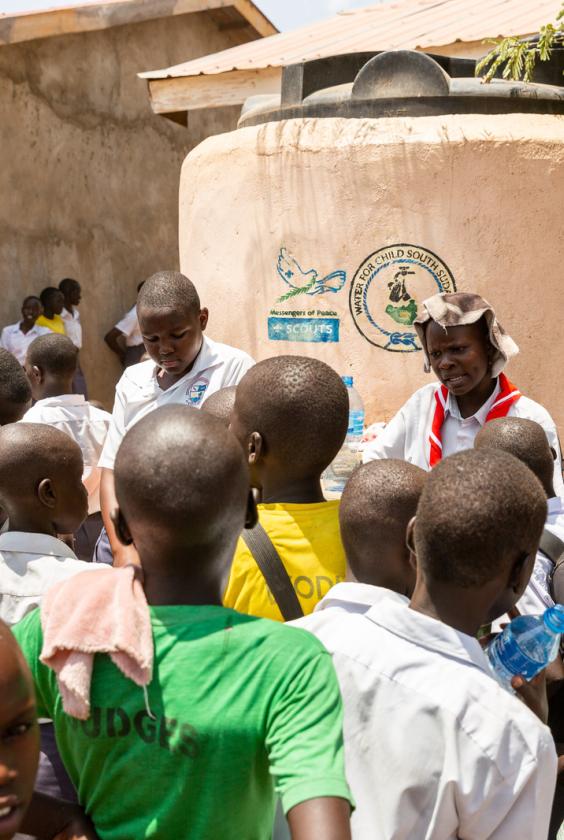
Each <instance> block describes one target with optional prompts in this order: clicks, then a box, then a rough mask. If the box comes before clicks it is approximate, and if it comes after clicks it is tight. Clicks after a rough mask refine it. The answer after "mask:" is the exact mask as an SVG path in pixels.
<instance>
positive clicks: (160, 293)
mask: <svg viewBox="0 0 564 840" xmlns="http://www.w3.org/2000/svg"><path fill="white" fill-rule="evenodd" d="M137 309H138V310H140V309H174V310H177V311H179V312H182V313H183V314H184V313H185V314H193V313H198V312H199V311H200V309H201V305H200V297H199V295H198V292H197V290H196V287H195V286H194V284H193V283H192V281H191V280H189V279H188V278H187V277H185V276H184V274H180V272H179V271H159V272H157V274H153V275H152V276H151V277H149V279H148V280H145V282H144V284H143V286H142V288H141V289H140V290H139V294H138V295H137Z"/></svg>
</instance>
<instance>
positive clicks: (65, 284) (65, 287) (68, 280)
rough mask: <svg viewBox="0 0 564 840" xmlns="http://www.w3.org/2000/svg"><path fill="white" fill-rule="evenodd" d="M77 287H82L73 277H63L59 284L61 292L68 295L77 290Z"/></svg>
mask: <svg viewBox="0 0 564 840" xmlns="http://www.w3.org/2000/svg"><path fill="white" fill-rule="evenodd" d="M77 286H80V283H79V282H78V280H75V279H74V278H73V277H63V279H62V280H61V282H60V283H59V291H60V292H62V293H63V294H64V295H67V294H69V292H71V291H72V289H76V287H77Z"/></svg>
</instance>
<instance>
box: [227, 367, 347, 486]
mask: <svg viewBox="0 0 564 840" xmlns="http://www.w3.org/2000/svg"><path fill="white" fill-rule="evenodd" d="M235 409H236V413H237V418H238V420H239V422H241V423H242V425H243V426H244V427H245V430H246V432H247V433H248V434H251V433H252V432H259V433H260V434H261V436H262V438H263V445H264V452H265V454H266V455H268V454H272V455H274V456H275V457H276V459H277V460H278V461H279V462H285V463H286V464H287V465H288V469H289V472H291V471H293V472H294V473H295V474H300V475H303V476H310V475H316V474H319V475H320V474H321V473H322V472H323V470H324V469H325V468H326V467H327V466H328V465H329V464H330V463H331V461H332V460H333V458H334V457H335V455H336V454H337V452H338V451H339V449H340V448H341V446H342V444H343V441H344V439H345V436H346V433H347V428H348V422H349V397H348V393H347V389H346V387H345V385H344V383H343V381H342V379H341V377H340V376H339V375H338V374H337V373H335V371H334V370H333V369H332V368H331V367H329V365H326V364H325V362H321V361H319V360H318V359H310V358H306V357H305V356H276V357H274V358H271V359H265V360H264V361H262V362H258V364H256V365H255V366H254V367H252V368H251V369H250V370H249V371H248V372H247V373H246V374H245V376H244V377H243V379H242V380H241V382H240V383H239V385H238V386H237V395H236V397H235Z"/></svg>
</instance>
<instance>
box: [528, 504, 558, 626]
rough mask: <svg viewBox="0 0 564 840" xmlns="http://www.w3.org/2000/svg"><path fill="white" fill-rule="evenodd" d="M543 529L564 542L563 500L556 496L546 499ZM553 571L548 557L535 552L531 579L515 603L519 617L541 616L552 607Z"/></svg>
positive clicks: (540, 552) (552, 565)
mask: <svg viewBox="0 0 564 840" xmlns="http://www.w3.org/2000/svg"><path fill="white" fill-rule="evenodd" d="M545 527H546V529H547V531H551V532H552V533H553V534H554V535H555V536H557V537H559V538H560V539H561V540H562V541H563V542H564V499H561V498H560V497H558V496H554V497H553V498H552V499H548V516H547V518H546V525H545ZM553 571H554V563H553V562H552V560H551V559H550V557H547V556H546V554H543V552H542V551H539V552H537V556H536V558H535V565H534V568H533V572H532V574H531V578H530V580H529V583H528V584H527V588H526V590H525V592H524V593H523V595H522V597H521V599H520V600H519V601H518V602H517V609H518V610H519V613H520V614H521V615H541V614H542V613H543V612H544V611H545V610H547V609H548V608H549V607H553V606H554V600H553V598H552V595H551V591H550V583H551V580H552V573H553Z"/></svg>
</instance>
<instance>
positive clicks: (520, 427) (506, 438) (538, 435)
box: [474, 417, 554, 495]
mask: <svg viewBox="0 0 564 840" xmlns="http://www.w3.org/2000/svg"><path fill="white" fill-rule="evenodd" d="M474 448H475V449H497V450H500V451H503V452H509V454H510V455H514V456H515V457H516V458H518V459H519V461H522V462H523V463H524V464H526V465H527V466H528V467H529V469H530V470H532V471H533V472H534V474H535V475H536V477H537V478H538V480H539V481H540V483H541V484H542V486H543V487H544V489H545V491H546V493H547V495H549V494H550V495H552V493H553V490H552V485H553V481H554V456H553V454H552V450H551V448H550V444H549V442H548V438H547V436H546V434H545V431H544V429H543V427H542V426H541V425H540V424H539V423H535V421H534V420H527V419H526V418H524V417H499V418H498V419H497V420H490V422H489V423H486V424H485V426H483V428H482V429H480V431H479V432H478V435H477V436H476V439H475V441H474Z"/></svg>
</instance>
